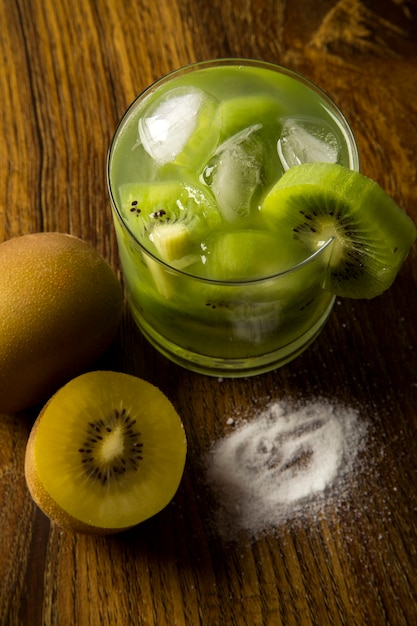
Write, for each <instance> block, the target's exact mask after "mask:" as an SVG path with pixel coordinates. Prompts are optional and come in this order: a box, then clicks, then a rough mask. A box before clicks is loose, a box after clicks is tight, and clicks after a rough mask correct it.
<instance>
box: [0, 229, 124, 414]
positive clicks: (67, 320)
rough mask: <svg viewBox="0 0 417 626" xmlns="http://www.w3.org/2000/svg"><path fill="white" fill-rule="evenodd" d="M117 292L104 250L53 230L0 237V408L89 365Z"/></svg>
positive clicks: (106, 336) (12, 407) (114, 312)
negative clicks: (100, 250)
mask: <svg viewBox="0 0 417 626" xmlns="http://www.w3.org/2000/svg"><path fill="white" fill-rule="evenodd" d="M122 310H123V292H122V287H121V284H120V282H119V280H118V279H117V276H116V274H115V272H114V271H113V269H112V268H111V266H110V265H109V264H108V263H107V262H106V261H105V260H104V258H103V257H102V256H101V255H100V254H99V253H98V252H97V251H96V250H95V249H94V248H93V247H91V246H90V245H89V244H88V243H86V242H85V241H83V240H81V239H79V238H78V237H75V236H72V235H68V234H64V233H56V232H43V233H33V234H29V235H23V236H19V237H15V238H12V239H9V240H7V241H5V242H3V243H1V244H0V326H1V332H0V412H2V413H12V414H14V413H17V412H19V411H21V410H23V409H26V408H28V407H30V406H32V405H35V404H37V403H39V402H41V401H43V400H44V399H46V398H47V397H49V396H50V395H51V393H52V392H53V391H55V390H56V389H57V388H58V387H59V386H61V385H62V384H63V383H64V382H66V381H67V380H69V379H70V378H72V377H73V376H74V375H75V374H78V373H80V372H81V371H83V370H84V369H86V368H87V367H89V366H90V365H91V364H92V363H93V362H94V361H95V360H96V359H97V358H98V357H99V356H100V355H101V353H102V352H104V350H105V349H106V348H107V347H108V345H109V343H110V342H111V340H112V339H113V337H114V335H115V333H116V330H117V327H118V324H119V321H120V317H121V313H122Z"/></svg>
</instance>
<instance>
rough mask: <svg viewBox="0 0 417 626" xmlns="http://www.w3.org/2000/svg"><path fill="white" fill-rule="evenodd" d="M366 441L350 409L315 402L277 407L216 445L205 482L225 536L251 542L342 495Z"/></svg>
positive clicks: (239, 428)
mask: <svg viewBox="0 0 417 626" xmlns="http://www.w3.org/2000/svg"><path fill="white" fill-rule="evenodd" d="M365 438H366V426H365V424H364V423H363V422H362V421H361V420H360V419H359V415H358V412H357V411H355V410H354V409H352V408H346V407H341V406H337V405H332V404H329V403H328V402H326V401H314V402H309V403H306V404H304V405H303V406H297V407H293V406H291V405H290V404H289V403H287V402H274V403H272V404H271V405H270V406H268V407H267V408H266V410H264V411H263V412H262V413H261V414H260V415H258V416H257V417H256V418H254V419H253V420H250V421H247V422H245V423H244V424H243V425H242V426H240V427H237V428H236V430H235V431H234V432H233V433H231V434H230V435H228V436H226V437H225V438H224V439H221V440H220V441H218V442H216V443H215V444H214V445H213V447H212V448H211V450H210V452H209V454H208V456H207V459H206V477H207V482H208V484H209V485H210V487H211V488H212V490H213V493H214V495H215V499H216V501H217V504H218V510H217V514H216V516H217V519H216V526H217V529H218V530H219V531H220V532H221V533H222V534H224V535H231V534H232V535H233V534H234V533H238V532H239V531H240V530H245V531H247V532H248V533H249V534H251V535H256V534H258V533H260V532H261V531H264V530H267V529H268V528H271V527H273V526H277V525H279V524H280V523H282V522H283V521H285V520H287V519H289V518H291V517H294V516H296V515H297V514H305V513H306V512H307V511H308V512H309V513H311V512H312V511H313V510H314V506H313V505H314V503H317V502H320V501H323V499H325V498H326V497H329V496H331V495H332V494H333V495H334V494H335V493H336V492H337V489H340V485H341V481H342V480H343V477H344V476H346V474H347V473H348V472H350V471H351V470H352V469H353V465H354V462H355V459H356V457H357V454H358V452H359V450H360V449H361V448H362V447H363V445H364V442H365Z"/></svg>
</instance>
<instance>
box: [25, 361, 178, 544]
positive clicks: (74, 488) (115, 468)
mask: <svg viewBox="0 0 417 626" xmlns="http://www.w3.org/2000/svg"><path fill="white" fill-rule="evenodd" d="M185 459H186V437H185V433H184V428H183V425H182V422H181V420H180V418H179V416H178V414H177V413H176V411H175V409H174V407H173V406H172V404H171V403H170V401H169V400H168V399H167V398H166V396H165V395H164V394H163V393H162V392H161V391H160V390H159V389H158V388H156V387H154V386H153V385H151V384H150V383H148V382H146V381H144V380H141V379H139V378H137V377H135V376H131V375H129V374H124V373H120V372H111V371H99V372H89V373H86V374H82V375H81V376H78V377H77V378H75V379H73V380H72V381H70V382H69V383H67V384H66V385H65V386H64V387H62V388H61V389H60V390H59V391H58V392H57V393H56V394H55V395H54V396H53V397H52V398H51V399H50V400H49V402H48V403H47V404H46V405H45V407H44V408H43V410H42V411H41V413H40V415H39V416H38V418H37V420H36V422H35V424H34V426H33V429H32V432H31V434H30V437H29V441H28V444H27V450H26V458H25V475H26V480H27V484H28V487H29V490H30V493H31V495H32V497H33V499H34V500H35V502H36V503H37V504H38V506H39V507H40V508H41V509H42V510H43V512H44V513H45V514H46V515H47V516H48V517H50V519H51V520H53V521H54V522H56V523H58V524H59V525H60V526H63V527H66V528H69V529H71V530H74V531H78V532H89V533H101V534H105V533H113V532H118V531H121V530H124V529H126V528H130V527H132V526H135V525H136V524H139V523H140V522H142V521H144V520H146V519H148V518H150V517H152V516H153V515H155V514H156V513H158V512H159V511H161V510H162V509H163V508H164V507H165V506H166V505H167V504H168V503H169V502H170V501H171V499H172V498H173V497H174V495H175V493H176V491H177V489H178V486H179V484H180V481H181V478H182V474H183V471H184V465H185Z"/></svg>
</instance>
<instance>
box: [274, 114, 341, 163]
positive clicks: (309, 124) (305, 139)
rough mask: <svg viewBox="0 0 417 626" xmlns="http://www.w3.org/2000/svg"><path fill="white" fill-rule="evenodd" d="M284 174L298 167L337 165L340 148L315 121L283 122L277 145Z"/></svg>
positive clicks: (326, 129)
mask: <svg viewBox="0 0 417 626" xmlns="http://www.w3.org/2000/svg"><path fill="white" fill-rule="evenodd" d="M277 150H278V156H279V159H280V161H281V163H282V166H283V168H284V170H288V169H289V168H290V167H292V166H293V165H299V164H300V163H313V162H317V161H321V162H325V163H337V161H338V158H339V152H340V145H339V142H338V140H337V137H336V135H335V134H334V132H333V131H332V129H331V128H330V127H329V126H328V125H327V124H326V123H325V122H323V121H321V120H318V119H316V118H307V117H305V118H303V117H293V118H291V117H290V118H288V119H286V120H285V121H284V123H283V126H282V131H281V136H280V138H279V139H278V144H277Z"/></svg>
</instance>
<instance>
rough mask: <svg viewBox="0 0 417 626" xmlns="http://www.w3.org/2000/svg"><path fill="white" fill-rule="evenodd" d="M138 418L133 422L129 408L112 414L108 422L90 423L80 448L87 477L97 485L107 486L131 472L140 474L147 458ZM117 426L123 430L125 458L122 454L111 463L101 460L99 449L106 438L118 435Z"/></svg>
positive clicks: (100, 420)
mask: <svg viewBox="0 0 417 626" xmlns="http://www.w3.org/2000/svg"><path fill="white" fill-rule="evenodd" d="M135 424H136V419H132V417H130V415H129V414H128V413H127V412H126V409H122V410H121V411H119V410H118V409H115V410H114V411H112V412H111V413H110V414H109V416H108V418H107V420H106V421H105V420H103V419H98V420H96V421H94V422H88V424H87V428H86V434H85V439H84V442H83V444H82V446H81V447H80V448H79V449H78V452H79V453H80V456H81V459H80V460H81V464H82V468H83V471H84V473H85V475H86V476H87V477H88V478H89V479H90V480H93V481H94V482H97V481H98V482H99V483H100V484H102V485H103V486H104V485H106V484H108V483H109V482H111V481H113V480H116V479H117V477H118V476H120V475H121V474H124V473H126V472H128V471H133V472H136V471H137V470H138V469H139V465H138V463H139V462H140V461H141V460H142V459H143V443H142V441H141V440H140V438H141V433H140V432H139V431H137V430H135V429H134V426H135ZM115 427H117V428H119V429H121V432H120V437H122V438H123V444H124V445H123V455H122V454H120V455H118V456H117V457H115V458H112V459H111V460H109V461H107V462H106V461H103V460H102V459H101V458H100V455H99V454H98V452H99V446H100V445H102V444H103V441H105V440H106V437H107V436H109V435H110V434H111V433H113V432H114V429H115Z"/></svg>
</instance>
